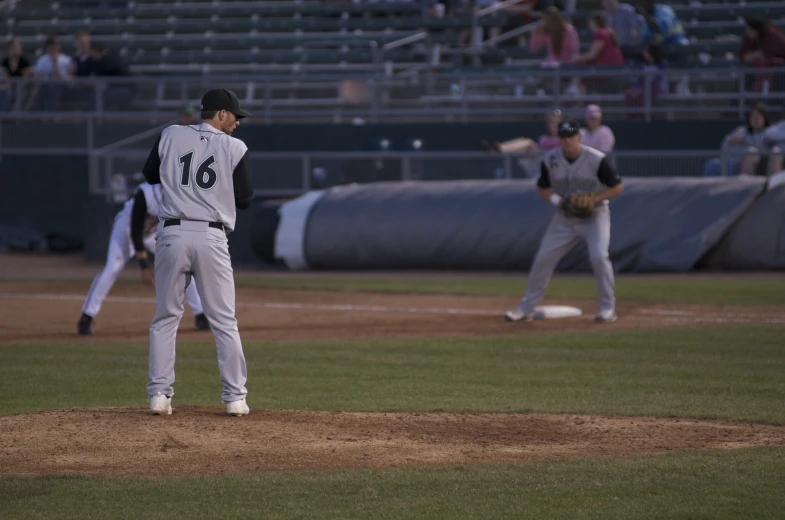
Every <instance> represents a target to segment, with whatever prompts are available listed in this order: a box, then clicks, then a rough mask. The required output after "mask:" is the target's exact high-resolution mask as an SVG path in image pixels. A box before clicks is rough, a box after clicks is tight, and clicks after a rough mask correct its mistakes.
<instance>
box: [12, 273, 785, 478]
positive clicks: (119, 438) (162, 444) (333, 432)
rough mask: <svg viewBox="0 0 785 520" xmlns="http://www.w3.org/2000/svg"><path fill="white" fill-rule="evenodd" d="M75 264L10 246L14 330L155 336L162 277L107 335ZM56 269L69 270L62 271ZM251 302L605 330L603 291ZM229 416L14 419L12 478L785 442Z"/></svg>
mask: <svg viewBox="0 0 785 520" xmlns="http://www.w3.org/2000/svg"><path fill="white" fill-rule="evenodd" d="M68 261H69V262H71V263H68V262H66V263H65V264H64V265H62V266H61V270H60V271H58V270H57V269H56V267H57V266H56V265H55V264H53V261H52V260H51V259H41V258H33V259H31V260H30V262H29V263H28V262H25V261H24V258H22V257H12V258H10V260H9V258H8V257H5V258H0V266H2V267H3V269H2V271H3V275H5V276H4V277H3V278H4V279H0V315H2V316H3V321H2V322H0V341H2V342H6V343H7V342H14V341H21V342H26V341H39V342H63V341H72V342H73V341H78V342H98V343H101V342H108V341H136V342H146V341H148V332H147V331H148V329H149V325H150V320H151V318H152V315H153V311H154V308H155V301H154V297H153V293H152V289H150V288H147V287H143V286H140V285H131V284H124V283H119V284H117V285H115V287H114V288H113V290H112V292H111V295H110V297H109V299H108V300H107V301H106V303H105V305H104V308H103V309H102V311H101V313H100V314H99V316H98V318H97V319H96V322H95V332H96V335H95V336H93V337H81V336H78V335H77V334H76V322H77V320H78V318H79V315H80V312H81V305H82V303H83V300H84V297H85V295H86V294H87V291H88V289H89V286H90V281H91V278H92V276H93V275H94V274H95V268H93V267H88V268H86V267H85V266H84V265H83V264H81V262H80V261H73V260H68ZM52 272H53V273H55V274H56V275H57V276H52V277H51V279H49V278H50V277H49V273H52ZM9 273H11V274H12V275H9ZM42 273H44V274H46V275H47V276H42ZM58 273H59V274H58ZM132 274H135V273H133V272H132ZM123 277H128V276H127V275H123ZM123 277H121V278H123ZM24 278H34V279H37V280H43V279H49V281H24V280H23V279H24ZM237 302H238V303H237V317H238V321H239V324H240V330H241V334H242V337H243V339H244V340H246V341H271V340H275V341H309V340H345V339H385V338H418V337H419V338H422V337H444V336H471V335H477V336H487V335H525V334H530V333H532V332H543V331H550V330H561V331H564V330H580V329H589V328H593V327H597V325H594V324H593V323H592V320H591V318H592V316H593V314H594V312H595V310H596V303H595V302H594V301H564V300H555V301H554V300H551V301H548V302H546V303H548V304H558V305H573V306H577V307H579V308H581V309H582V310H583V311H584V315H583V316H581V317H577V318H566V319H558V320H542V321H537V322H534V323H515V324H510V323H506V322H504V321H503V319H502V315H503V313H504V311H505V310H507V309H510V308H512V307H514V306H515V305H516V304H517V298H499V297H469V296H444V295H412V294H369V293H339V292H329V291H293V290H266V289H247V288H243V289H238V291H237ZM618 314H619V316H620V320H619V321H618V322H617V323H614V324H611V325H603V327H605V328H608V329H610V330H614V329H625V328H641V327H670V326H690V325H696V324H705V323H776V324H785V311H783V310H781V309H777V308H771V307H768V308H766V307H762V308H753V307H746V306H745V307H731V306H705V305H704V306H696V305H689V306H688V305H681V306H662V305H650V304H641V303H635V302H620V304H619V308H618ZM178 340H179V341H197V340H198V341H212V337H211V335H210V334H209V333H204V332H197V331H195V330H193V321H192V317H191V315H190V313H189V312H188V311H186V317H185V318H184V319H183V322H182V323H181V328H180V331H179V332H178ZM221 412H222V410H220V409H217V408H216V409H211V408H199V407H187V406H182V407H178V406H177V405H176V403H175V414H174V415H173V416H171V417H151V416H149V415H148V414H147V413H146V409H136V408H134V409H130V408H101V409H75V410H61V411H48V412H41V413H34V414H26V415H17V416H9V417H0V475H61V474H75V473H79V474H96V475H98V474H101V475H103V474H106V475H120V474H137V475H142V474H144V475H174V474H197V473H198V474H201V473H224V472H234V471H240V472H253V471H266V470H281V469H332V468H346V469H349V468H381V467H398V466H422V465H448V464H451V465H454V464H467V463H481V462H525V461H534V460H546V459H561V458H575V457H589V456H607V457H616V456H625V455H632V454H642V453H662V452H672V451H681V450H688V449H729V448H738V447H746V446H766V445H778V446H783V445H785V427H777V426H765V425H754V424H739V423H721V422H714V421H695V420H683V419H682V420H680V419H654V418H613V417H593V416H575V415H537V414H452V413H433V414H424V413H395V414H393V413H341V412H309V411H285V410H282V411H265V410H254V411H252V413H251V415H250V416H248V417H243V418H228V417H225V416H224V415H222V413H221Z"/></svg>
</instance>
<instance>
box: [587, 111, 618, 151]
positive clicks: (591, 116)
mask: <svg viewBox="0 0 785 520" xmlns="http://www.w3.org/2000/svg"><path fill="white" fill-rule="evenodd" d="M584 120H585V122H586V128H581V144H584V145H586V146H590V147H592V148H595V149H597V150H599V151H601V152H602V153H604V154H609V153H611V152H612V151H613V147H614V146H616V136H615V135H613V130H611V129H610V128H608V127H607V126H605V125H603V124H602V110H600V107H599V106H598V105H589V106H587V107H586V113H585V114H584Z"/></svg>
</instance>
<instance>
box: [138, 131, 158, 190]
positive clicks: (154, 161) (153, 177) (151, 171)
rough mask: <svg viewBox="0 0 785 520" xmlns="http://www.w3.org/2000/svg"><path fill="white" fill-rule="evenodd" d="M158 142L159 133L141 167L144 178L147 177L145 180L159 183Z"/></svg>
mask: <svg viewBox="0 0 785 520" xmlns="http://www.w3.org/2000/svg"><path fill="white" fill-rule="evenodd" d="M160 144H161V136H160V135H159V136H158V139H156V140H155V144H154V145H153V149H152V150H150V155H148V156H147V160H146V161H145V163H144V166H143V167H142V173H143V174H144V178H145V179H147V182H149V183H150V184H161V154H160V153H159V152H158V147H159V145H160Z"/></svg>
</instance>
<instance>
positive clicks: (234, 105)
mask: <svg viewBox="0 0 785 520" xmlns="http://www.w3.org/2000/svg"><path fill="white" fill-rule="evenodd" d="M201 110H202V112H218V111H220V110H226V111H227V112H231V113H232V114H234V115H236V116H237V119H242V118H244V117H249V116H250V115H251V114H250V112H246V111H245V110H243V109H242V108H240V100H239V99H237V94H235V93H234V92H232V91H231V90H227V89H225V88H216V89H213V90H211V91H209V92H208V93H207V94H205V95H204V96H203V97H202V107H201Z"/></svg>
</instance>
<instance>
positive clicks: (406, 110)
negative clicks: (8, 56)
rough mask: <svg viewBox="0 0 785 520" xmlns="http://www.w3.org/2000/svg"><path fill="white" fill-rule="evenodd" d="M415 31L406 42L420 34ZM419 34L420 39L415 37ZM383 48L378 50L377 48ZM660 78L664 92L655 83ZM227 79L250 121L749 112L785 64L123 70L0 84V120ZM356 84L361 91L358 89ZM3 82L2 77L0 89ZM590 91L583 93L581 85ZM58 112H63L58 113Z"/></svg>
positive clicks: (154, 115)
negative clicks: (598, 108) (205, 72)
mask: <svg viewBox="0 0 785 520" xmlns="http://www.w3.org/2000/svg"><path fill="white" fill-rule="evenodd" d="M415 36H416V35H412V39H410V40H407V42H406V43H411V42H412V41H414V39H415ZM417 38H419V36H418V37H417ZM380 52H381V49H380ZM658 76H661V78H660V80H659V81H660V82H661V84H663V85H665V86H666V87H667V90H665V91H659V90H656V89H655V88H654V86H653V85H654V82H655V80H657V79H658V78H657V77H658ZM218 83H220V84H221V85H223V86H225V87H226V88H231V89H233V90H235V92H237V93H238V95H239V96H240V97H241V100H242V102H243V104H244V105H245V106H247V107H248V108H249V109H251V110H252V111H253V112H254V114H255V117H254V118H253V119H251V120H250V121H249V122H250V123H251V124H254V123H265V124H269V123H276V122H304V121H307V122H336V121H338V122H340V121H351V120H353V119H355V118H359V119H363V120H371V121H379V122H382V121H477V120H494V119H496V120H503V119H507V120H509V119H512V118H518V119H519V118H521V117H525V116H535V117H538V118H539V117H541V116H542V114H543V112H545V111H546V110H548V109H551V108H561V109H562V110H567V111H569V109H570V108H574V109H575V111H576V112H578V111H579V110H580V109H581V108H582V106H584V105H585V104H588V103H597V104H600V105H602V107H603V112H604V113H605V114H608V115H614V114H618V115H625V116H626V115H629V116H640V117H643V118H644V119H646V120H650V119H652V118H654V117H667V118H670V119H677V118H679V117H681V116H684V115H686V116H694V115H696V114H697V115H701V114H702V115H704V116H706V115H715V114H720V117H734V116H737V117H738V118H739V119H743V117H744V114H745V112H746V111H747V110H748V108H749V107H750V106H751V105H752V104H753V103H756V102H762V103H764V104H779V103H781V102H782V100H783V99H785V70H782V69H780V68H776V69H759V68H741V67H740V68H716V69H678V70H677V69H673V70H665V71H661V72H651V71H641V70H632V69H629V70H628V69H591V68H580V67H576V68H562V69H539V68H537V69H532V68H521V69H515V70H513V69H504V70H499V71H494V72H492V73H468V72H463V73H446V72H435V71H430V70H425V71H411V73H410V74H408V75H407V76H406V77H399V76H395V75H392V76H391V75H388V74H387V73H386V71H385V72H384V73H379V72H377V73H371V74H352V73H346V74H344V75H341V76H340V77H336V76H335V75H292V74H281V75H274V74H265V75H258V74H248V75H235V76H225V77H223V76H222V77H220V78H213V77H211V76H207V77H205V76H199V77H183V76H175V77H136V76H130V77H122V78H89V79H82V78H77V79H74V80H70V81H62V80H61V81H43V80H30V79H18V78H12V79H10V80H7V82H6V83H4V85H5V86H6V89H5V90H1V89H0V106H1V107H2V108H4V109H5V110H4V111H3V110H1V109H0V118H8V117H14V118H38V119H50V118H52V117H60V116H64V115H65V114H70V115H77V114H78V115H79V116H80V117H85V118H99V119H101V120H115V121H117V120H129V119H131V120H133V119H135V120H140V119H147V120H151V121H158V122H160V121H162V120H167V119H169V118H171V116H172V114H173V113H174V111H176V110H178V109H179V107H180V106H181V105H182V104H183V103H191V104H192V105H197V104H198V102H199V100H200V99H201V96H202V94H203V93H204V92H205V91H206V90H208V89H210V88H214V86H215V85H216V84H218ZM349 84H352V85H354V86H357V87H358V88H359V90H358V92H359V95H356V93H353V91H352V90H351V89H349V90H347V91H345V87H346V86H347V85H349ZM1 85H3V84H0V86H1ZM581 88H583V89H584V91H581V90H580V89H581ZM58 114H59V115H58Z"/></svg>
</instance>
